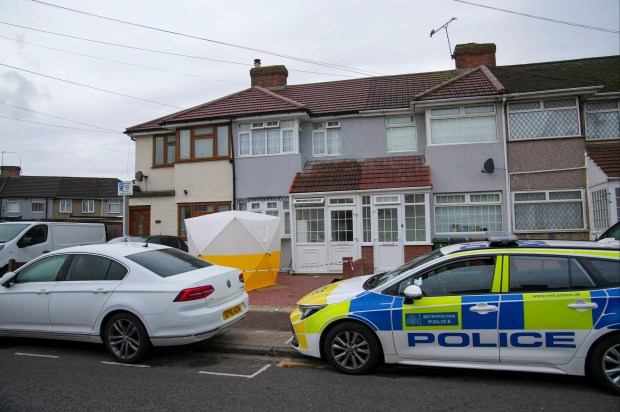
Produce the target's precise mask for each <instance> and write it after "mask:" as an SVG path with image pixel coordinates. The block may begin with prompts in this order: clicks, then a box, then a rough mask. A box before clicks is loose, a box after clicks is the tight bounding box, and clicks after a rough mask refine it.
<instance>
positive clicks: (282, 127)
mask: <svg viewBox="0 0 620 412" xmlns="http://www.w3.org/2000/svg"><path fill="white" fill-rule="evenodd" d="M294 136H295V121H294V120H282V121H279V120H270V121H263V122H253V123H240V124H239V156H270V155H278V154H287V153H294V151H295V140H294Z"/></svg>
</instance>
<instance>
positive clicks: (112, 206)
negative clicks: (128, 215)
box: [108, 200, 121, 214]
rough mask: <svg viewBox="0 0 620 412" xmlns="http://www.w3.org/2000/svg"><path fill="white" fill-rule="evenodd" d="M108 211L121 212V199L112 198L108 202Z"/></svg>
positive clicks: (112, 212)
mask: <svg viewBox="0 0 620 412" xmlns="http://www.w3.org/2000/svg"><path fill="white" fill-rule="evenodd" d="M108 213H111V214H114V213H121V201H120V200H110V201H109V202H108Z"/></svg>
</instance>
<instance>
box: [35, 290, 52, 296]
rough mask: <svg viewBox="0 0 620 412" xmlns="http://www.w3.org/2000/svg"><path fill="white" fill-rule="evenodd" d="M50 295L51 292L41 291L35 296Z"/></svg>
mask: <svg viewBox="0 0 620 412" xmlns="http://www.w3.org/2000/svg"><path fill="white" fill-rule="evenodd" d="M50 293H52V291H51V290H47V289H41V290H38V291H37V295H49V294H50Z"/></svg>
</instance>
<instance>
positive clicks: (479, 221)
mask: <svg viewBox="0 0 620 412" xmlns="http://www.w3.org/2000/svg"><path fill="white" fill-rule="evenodd" d="M500 230H502V199H501V195H500V193H452V194H442V195H435V232H437V233H472V232H487V231H500Z"/></svg>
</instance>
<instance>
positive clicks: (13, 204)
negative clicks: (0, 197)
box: [6, 199, 20, 213]
mask: <svg viewBox="0 0 620 412" xmlns="http://www.w3.org/2000/svg"><path fill="white" fill-rule="evenodd" d="M6 212H7V213H19V212H20V207H19V200H16V199H7V201H6Z"/></svg>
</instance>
